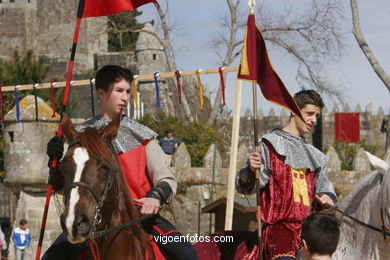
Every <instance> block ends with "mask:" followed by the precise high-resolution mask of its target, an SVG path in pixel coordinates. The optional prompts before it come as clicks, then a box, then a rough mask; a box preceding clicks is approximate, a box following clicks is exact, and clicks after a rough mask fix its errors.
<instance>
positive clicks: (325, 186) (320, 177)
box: [315, 166, 337, 202]
mask: <svg viewBox="0 0 390 260" xmlns="http://www.w3.org/2000/svg"><path fill="white" fill-rule="evenodd" d="M315 193H316V194H327V195H328V196H329V197H330V198H331V199H332V200H333V201H334V202H336V201H337V196H336V192H335V190H334V185H333V183H332V182H331V181H330V180H329V178H328V167H326V166H325V167H323V168H322V169H320V171H319V172H318V174H317V175H316V191H315Z"/></svg>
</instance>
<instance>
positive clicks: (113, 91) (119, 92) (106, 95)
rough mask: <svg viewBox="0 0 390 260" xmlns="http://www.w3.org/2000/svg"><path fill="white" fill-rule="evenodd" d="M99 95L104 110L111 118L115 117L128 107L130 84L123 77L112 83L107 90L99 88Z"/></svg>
mask: <svg viewBox="0 0 390 260" xmlns="http://www.w3.org/2000/svg"><path fill="white" fill-rule="evenodd" d="M98 95H99V97H100V100H101V102H102V112H103V114H104V115H107V116H108V117H110V118H115V117H116V116H117V115H118V114H120V113H122V111H123V110H124V109H125V108H126V106H127V103H128V102H129V100H130V84H129V83H128V82H127V81H126V80H124V79H122V80H121V81H119V82H117V83H113V84H111V86H110V87H109V89H108V91H107V92H104V91H103V90H102V89H99V90H98Z"/></svg>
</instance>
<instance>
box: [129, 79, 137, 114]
mask: <svg viewBox="0 0 390 260" xmlns="http://www.w3.org/2000/svg"><path fill="white" fill-rule="evenodd" d="M131 87H132V88H133V96H134V102H135V109H136V110H138V95H137V80H136V79H134V78H133V81H132V82H131Z"/></svg>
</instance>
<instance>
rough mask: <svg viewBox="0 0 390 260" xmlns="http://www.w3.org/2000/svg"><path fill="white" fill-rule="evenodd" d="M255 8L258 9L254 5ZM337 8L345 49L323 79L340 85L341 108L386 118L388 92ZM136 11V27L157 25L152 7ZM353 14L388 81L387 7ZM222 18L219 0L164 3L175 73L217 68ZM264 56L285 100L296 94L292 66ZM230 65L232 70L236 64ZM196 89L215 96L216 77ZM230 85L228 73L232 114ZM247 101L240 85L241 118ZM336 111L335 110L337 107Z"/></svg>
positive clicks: (265, 106)
mask: <svg viewBox="0 0 390 260" xmlns="http://www.w3.org/2000/svg"><path fill="white" fill-rule="evenodd" d="M244 1H245V0H244ZM308 1H309V0H289V1H287V0H284V1H275V0H263V2H264V3H265V4H266V5H268V6H269V7H271V8H273V9H274V10H275V9H276V10H277V8H283V7H284V5H285V4H286V3H287V4H291V3H293V4H294V7H295V5H296V7H297V8H300V7H301V6H302V5H304V4H305V3H307V2H308ZM159 2H160V4H161V5H162V6H165V1H162V0H160V1H159ZM257 2H258V3H260V1H259V0H258V1H257ZM343 2H345V3H344V9H343V13H344V16H345V18H346V19H345V23H344V24H342V25H341V26H344V28H345V29H346V30H345V31H346V35H344V37H345V41H344V43H345V45H346V48H345V50H344V51H343V55H342V56H341V58H340V60H339V62H336V63H332V64H329V68H328V69H327V70H326V76H327V77H329V78H330V79H332V81H334V82H336V83H337V84H341V85H342V87H343V89H345V92H344V94H345V98H346V103H348V105H349V106H350V107H351V108H352V110H354V109H355V107H356V105H357V104H360V106H361V108H362V109H363V110H365V108H366V106H367V105H368V104H369V103H372V105H373V112H374V113H377V112H378V109H379V107H380V106H381V107H382V108H383V110H384V112H385V113H386V114H388V113H389V111H390V95H389V91H388V90H387V88H386V87H385V85H384V84H383V83H382V81H381V80H380V79H379V78H378V76H377V75H376V74H375V72H374V71H373V69H372V67H371V65H370V64H369V62H368V61H367V59H366V57H365V56H364V54H363V52H362V51H361V49H360V48H359V46H358V44H357V42H356V40H355V38H354V36H353V34H352V19H351V10H350V7H349V1H343ZM138 10H139V11H142V12H143V14H142V15H141V16H139V18H138V20H139V22H146V21H150V20H155V21H159V19H158V14H157V11H156V10H155V7H154V6H153V5H151V4H149V5H145V6H142V7H140V8H139V9H138ZM242 10H243V11H244V15H245V16H246V15H247V12H246V10H247V9H246V3H244V5H243V6H242ZM359 11H360V24H361V28H362V32H363V35H364V37H365V39H366V41H367V43H368V45H369V47H370V48H371V50H372V51H373V52H374V54H375V56H376V58H377V59H378V61H379V63H380V64H381V66H382V67H383V68H384V70H385V71H386V72H387V74H388V75H390V51H389V46H390V1H388V0H377V1H375V2H373V1H359ZM227 13H228V10H227V4H226V2H225V1H224V0H169V16H168V23H169V24H170V25H171V26H173V28H174V29H173V31H172V32H171V34H172V41H173V45H174V51H175V60H176V64H177V67H178V68H179V69H181V70H192V69H199V68H213V67H219V66H220V58H219V57H218V56H217V55H216V51H215V50H214V49H212V48H211V40H212V39H213V38H215V37H216V35H219V34H220V33H222V32H223V31H222V29H221V27H220V25H219V21H218V20H219V19H221V17H223V16H224V15H225V14H227ZM245 19H246V18H245ZM267 44H269V43H267ZM267 46H268V45H267ZM268 51H269V56H270V59H271V62H272V64H273V67H274V68H275V70H276V71H277V73H278V74H279V76H280V77H281V79H282V80H283V82H284V83H285V85H286V87H287V89H288V90H289V92H290V93H291V94H293V93H295V92H297V91H298V90H299V86H298V82H297V81H296V79H295V77H296V70H297V64H296V62H294V61H293V60H292V59H291V58H289V57H287V56H286V55H285V54H283V53H282V52H280V51H278V49H277V48H272V47H271V46H268ZM232 65H233V66H238V65H239V59H237V60H236V61H235V62H234V63H233V64H232ZM202 83H203V84H205V83H206V84H208V85H209V87H210V89H211V91H212V92H215V91H216V89H217V88H218V83H219V76H218V75H217V74H216V75H211V76H206V75H203V76H202ZM234 84H235V75H234V73H230V74H229V75H228V77H227V82H226V85H227V86H226V87H227V89H226V95H227V106H228V108H229V109H233V103H234ZM251 95H252V88H251V87H250V84H248V83H244V84H243V97H242V106H241V114H243V113H244V112H245V110H246V109H248V108H249V109H250V110H251V108H252V96H251ZM258 96H259V97H258V107H260V108H261V109H262V110H263V112H264V113H265V114H268V111H269V110H270V108H273V109H274V110H276V111H277V113H279V112H280V110H281V108H280V107H278V106H277V105H274V104H271V103H270V102H268V101H266V100H265V99H264V98H263V97H262V96H261V95H260V94H259V95H258ZM325 103H326V106H327V107H328V110H329V109H332V108H333V104H334V100H330V99H326V100H325ZM338 106H339V107H341V105H340V104H338Z"/></svg>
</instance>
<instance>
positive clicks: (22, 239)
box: [11, 219, 31, 260]
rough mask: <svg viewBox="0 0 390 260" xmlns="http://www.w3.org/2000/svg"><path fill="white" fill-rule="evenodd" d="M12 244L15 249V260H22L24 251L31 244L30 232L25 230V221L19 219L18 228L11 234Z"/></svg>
mask: <svg viewBox="0 0 390 260" xmlns="http://www.w3.org/2000/svg"><path fill="white" fill-rule="evenodd" d="M11 241H12V244H13V246H14V248H15V258H16V260H24V258H25V255H26V249H27V248H28V247H29V246H30V244H31V235H30V230H29V229H28V228H27V220H25V219H21V220H20V221H19V227H17V228H15V229H14V231H13V232H12V240H11Z"/></svg>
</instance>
